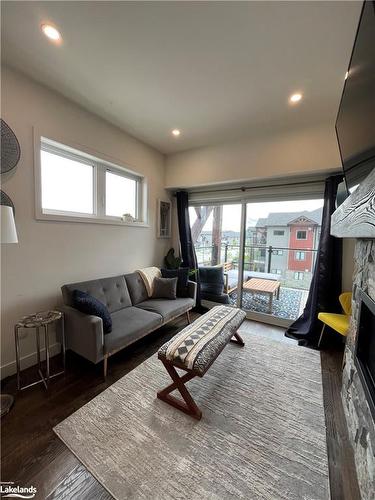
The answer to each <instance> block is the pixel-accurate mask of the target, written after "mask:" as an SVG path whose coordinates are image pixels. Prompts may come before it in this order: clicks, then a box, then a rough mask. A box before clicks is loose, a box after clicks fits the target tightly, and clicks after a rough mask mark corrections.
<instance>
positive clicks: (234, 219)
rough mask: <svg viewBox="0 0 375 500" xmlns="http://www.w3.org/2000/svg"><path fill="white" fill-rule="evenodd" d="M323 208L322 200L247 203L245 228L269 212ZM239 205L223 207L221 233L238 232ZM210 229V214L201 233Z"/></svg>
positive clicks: (194, 216)
mask: <svg viewBox="0 0 375 500" xmlns="http://www.w3.org/2000/svg"><path fill="white" fill-rule="evenodd" d="M322 206H323V200H295V201H272V202H265V203H248V204H247V218H246V227H248V226H254V225H255V223H256V221H257V220H258V219H259V218H261V217H267V216H268V214H269V213H271V212H303V211H305V210H307V211H312V210H316V209H317V208H320V207H322ZM189 212H190V224H191V225H193V224H194V221H195V219H196V214H195V210H194V208H192V207H190V210H189ZM240 224H241V205H238V204H237V205H224V206H223V225H222V229H223V231H237V232H238V231H240ZM211 229H212V214H211V215H210V217H209V218H208V220H207V222H206V224H205V226H204V228H203V231H210V230H211Z"/></svg>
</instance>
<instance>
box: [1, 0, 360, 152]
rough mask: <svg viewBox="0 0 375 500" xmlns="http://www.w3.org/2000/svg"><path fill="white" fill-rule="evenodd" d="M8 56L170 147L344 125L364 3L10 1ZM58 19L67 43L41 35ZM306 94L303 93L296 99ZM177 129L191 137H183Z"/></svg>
mask: <svg viewBox="0 0 375 500" xmlns="http://www.w3.org/2000/svg"><path fill="white" fill-rule="evenodd" d="M1 7H2V59H3V62H5V63H8V64H10V65H11V66H13V67H15V68H16V69H19V70H21V71H23V72H24V73H26V74H28V75H29V76H31V77H32V78H34V79H35V80H37V81H40V82H42V83H44V84H45V85H47V86H49V87H51V88H53V89H56V90H57V91H59V92H61V93H62V94H64V95H65V96H67V97H69V98H70V99H72V100H73V101H76V102H78V103H79V104H81V105H82V106H83V107H85V108H86V109H88V110H90V111H92V112H94V113H96V114H98V115H100V116H102V117H103V118H105V119H106V120H108V121H110V122H112V123H114V124H115V125H117V126H119V127H121V128H122V129H124V130H126V131H127V132H129V133H131V134H132V135H134V136H136V137H138V138H139V139H141V140H143V141H145V142H147V143H148V144H150V145H152V146H154V147H156V148H157V149H158V150H160V151H162V152H164V153H173V152H176V151H182V150H186V149H191V148H196V147H200V146H204V145H209V144H210V145H212V144H215V143H220V142H222V141H227V140H235V139H238V138H241V137H247V136H252V135H254V134H257V135H258V134H268V133H273V132H275V131H281V130H292V129H296V128H300V127H303V126H306V125H311V124H313V123H318V122H323V121H327V120H331V121H332V126H333V124H334V120H335V115H336V111H337V108H338V104H339V100H340V95H341V90H342V86H343V78H344V74H345V71H346V68H347V65H348V62H349V57H350V53H351V49H352V45H353V41H354V36H355V31H356V27H357V23H358V19H359V14H360V10H361V2H335V1H334V2H76V1H75V2H58V1H56V2H2V6H1ZM45 21H50V22H53V23H54V24H56V25H57V27H58V28H59V30H60V31H61V33H62V36H63V44H62V45H61V46H55V45H54V44H52V43H50V42H49V41H48V40H47V39H46V38H45V37H44V35H42V33H41V32H40V24H41V23H42V22H45ZM296 90H300V91H302V92H303V94H304V99H303V101H302V102H301V103H300V104H299V105H298V106H295V107H291V106H290V105H288V96H289V94H291V93H292V92H293V91H296ZM173 128H180V129H181V131H182V135H181V136H180V137H179V138H177V139H176V138H174V137H173V136H172V135H171V133H170V132H171V130H172V129H173Z"/></svg>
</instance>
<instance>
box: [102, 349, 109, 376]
mask: <svg viewBox="0 0 375 500" xmlns="http://www.w3.org/2000/svg"><path fill="white" fill-rule="evenodd" d="M108 357H109V354H105V355H104V363H103V375H104V379H106V378H107V370H108Z"/></svg>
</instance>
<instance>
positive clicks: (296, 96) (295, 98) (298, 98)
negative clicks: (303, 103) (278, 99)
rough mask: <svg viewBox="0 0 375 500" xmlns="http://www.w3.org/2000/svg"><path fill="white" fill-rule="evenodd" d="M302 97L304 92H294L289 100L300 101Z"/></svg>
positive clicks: (292, 101)
mask: <svg viewBox="0 0 375 500" xmlns="http://www.w3.org/2000/svg"><path fill="white" fill-rule="evenodd" d="M301 99H302V94H300V93H296V94H292V95H291V96H290V97H289V101H290V102H291V103H293V104H295V103H296V102H299V101H300V100H301Z"/></svg>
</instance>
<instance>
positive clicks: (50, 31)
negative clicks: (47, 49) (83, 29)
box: [41, 24, 61, 42]
mask: <svg viewBox="0 0 375 500" xmlns="http://www.w3.org/2000/svg"><path fill="white" fill-rule="evenodd" d="M41 28H42V31H43V33H44V34H45V35H46V37H47V38H49V39H50V40H53V41H54V42H59V41H60V40H61V35H60V33H59V31H58V30H57V29H56V28H55V27H54V26H52V25H51V24H42V26H41Z"/></svg>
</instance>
